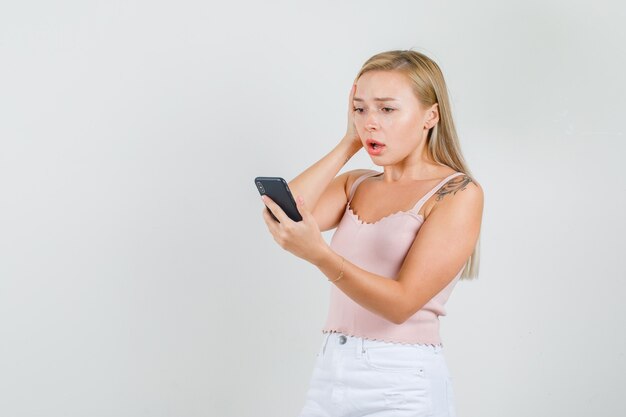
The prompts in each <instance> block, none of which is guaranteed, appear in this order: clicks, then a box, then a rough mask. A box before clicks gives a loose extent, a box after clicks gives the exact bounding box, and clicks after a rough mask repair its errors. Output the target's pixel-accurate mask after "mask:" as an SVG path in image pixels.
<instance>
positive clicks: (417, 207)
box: [411, 172, 465, 214]
mask: <svg viewBox="0 0 626 417" xmlns="http://www.w3.org/2000/svg"><path fill="white" fill-rule="evenodd" d="M459 175H465V173H463V172H455V173H454V174H451V175H448V176H447V177H446V178H444V179H443V180H442V181H441V182H440V183H439V184H437V185H436V186H435V187H434V188H433V189H432V190H430V191H429V192H428V193H426V195H425V196H424V197H422V198H420V200H419V201H418V202H417V203H416V204H415V206H413V208H412V209H411V211H413V212H415V214H417V213H418V212H419V210H420V209H421V208H422V206H423V205H424V203H426V201H428V199H429V198H430V197H431V196H432V195H433V194H435V193H436V192H437V191H439V189H440V188H441V187H443V186H444V185H445V184H446V183H447V182H448V181H449V180H451V179H452V178H454V177H458V176H459Z"/></svg>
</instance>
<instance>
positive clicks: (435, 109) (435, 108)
mask: <svg viewBox="0 0 626 417" xmlns="http://www.w3.org/2000/svg"><path fill="white" fill-rule="evenodd" d="M427 114H428V118H427V120H426V127H427V128H428V129H430V128H431V127H433V126H434V125H436V124H437V123H438V122H439V103H435V104H433V105H432V106H431V107H430V109H428V111H427Z"/></svg>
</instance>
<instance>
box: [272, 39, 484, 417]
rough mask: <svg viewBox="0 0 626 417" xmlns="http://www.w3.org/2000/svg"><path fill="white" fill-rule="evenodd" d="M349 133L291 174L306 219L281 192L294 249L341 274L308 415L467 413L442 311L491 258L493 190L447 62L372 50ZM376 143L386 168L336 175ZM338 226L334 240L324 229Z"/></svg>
mask: <svg viewBox="0 0 626 417" xmlns="http://www.w3.org/2000/svg"><path fill="white" fill-rule="evenodd" d="M348 106H349V107H348V129H347V132H346V135H345V136H344V137H343V139H342V140H341V141H340V143H339V144H338V145H336V146H335V147H334V148H333V150H332V151H331V152H329V153H328V154H327V155H326V156H324V157H323V158H322V159H321V160H319V161H317V162H316V163H315V164H313V165H312V166H311V167H309V168H308V169H307V170H305V171H304V172H303V173H301V174H300V175H298V176H297V177H296V178H295V179H293V180H292V181H291V182H290V183H289V187H290V189H291V190H292V192H293V194H294V197H296V202H297V204H298V209H299V211H300V213H301V215H302V218H303V220H302V221H300V222H293V221H291V219H289V217H287V216H286V215H285V213H284V212H283V211H282V210H281V209H280V207H279V206H278V205H277V204H275V203H274V202H273V201H272V200H271V199H269V198H267V197H264V198H263V201H264V203H265V206H267V207H268V208H269V209H270V210H271V211H272V213H273V214H274V215H275V216H276V217H277V218H278V219H279V220H280V223H278V222H276V221H275V220H274V219H272V217H271V216H270V214H269V213H268V212H267V210H266V209H265V207H263V218H264V220H265V223H266V224H267V227H268V229H269V231H270V233H271V234H272V236H273V237H274V240H275V241H276V242H277V243H278V244H279V245H280V246H281V247H282V248H283V249H285V250H288V251H289V252H291V253H293V254H294V255H296V256H298V257H300V258H302V259H305V260H307V261H309V262H311V263H312V264H314V265H316V266H317V267H318V268H319V269H320V270H321V271H322V273H323V274H324V275H326V277H327V279H328V280H329V281H330V282H332V288H331V293H330V297H331V298H330V305H329V307H330V308H329V311H328V316H327V320H326V325H325V326H324V328H323V330H322V332H323V340H322V344H321V346H320V348H319V351H318V354H317V362H316V365H315V369H314V371H313V375H312V378H311V382H310V387H309V390H308V392H307V396H306V402H305V404H304V407H303V408H302V410H301V412H300V417H313V416H315V417H322V416H333V417H334V416H369V415H376V416H379V417H383V416H389V417H392V416H393V417H400V416H413V417H416V416H435V417H438V416H441V417H443V416H455V415H456V412H455V406H454V394H453V389H452V384H451V377H450V373H449V371H448V367H447V365H446V361H445V359H444V355H443V344H442V342H441V339H440V335H439V316H443V315H445V314H446V311H445V308H444V305H445V303H446V301H447V300H448V297H449V296H450V293H451V292H452V289H453V287H454V286H455V284H456V282H457V281H458V280H459V279H461V278H472V277H475V276H477V272H478V243H479V235H480V225H481V220H482V211H483V191H482V188H481V187H480V185H478V183H477V182H476V181H475V180H474V179H473V178H472V177H471V175H470V172H469V169H468V168H467V165H466V164H465V162H464V160H463V157H462V155H461V150H460V146H459V142H458V139H457V135H456V131H455V127H454V123H453V120H452V115H451V112H450V103H449V100H448V94H447V91H446V84H445V81H444V78H443V75H442V72H441V70H440V68H439V66H438V65H437V64H436V63H435V62H434V61H433V60H431V59H430V58H428V57H427V56H425V55H424V54H421V53H419V52H416V51H412V50H408V51H389V52H383V53H380V54H377V55H374V56H373V57H372V58H370V59H369V60H367V61H366V62H365V64H364V65H363V67H362V68H361V71H360V72H359V74H358V75H357V77H356V80H355V83H354V85H353V87H352V90H351V92H350V98H349V103H348ZM362 147H364V148H365V149H366V150H367V152H368V153H369V155H370V157H371V159H372V161H373V163H374V164H376V165H377V166H380V167H382V168H383V172H377V171H371V170H365V169H357V170H353V171H349V172H346V173H343V174H341V175H338V176H336V175H337V173H338V172H339V170H340V169H341V168H342V167H343V166H344V164H345V163H346V162H347V161H348V160H349V159H350V157H352V156H353V155H354V154H355V153H356V152H357V151H359V150H360V149H361V148H362ZM335 227H336V228H337V230H336V231H335V233H334V235H333V237H332V239H331V243H330V245H328V244H327V243H326V241H325V240H324V239H323V237H322V235H321V231H326V230H330V229H333V228H335Z"/></svg>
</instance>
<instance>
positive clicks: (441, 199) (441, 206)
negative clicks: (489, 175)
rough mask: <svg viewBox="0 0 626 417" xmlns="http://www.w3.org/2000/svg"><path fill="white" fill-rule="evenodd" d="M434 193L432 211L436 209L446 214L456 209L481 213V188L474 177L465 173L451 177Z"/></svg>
mask: <svg viewBox="0 0 626 417" xmlns="http://www.w3.org/2000/svg"><path fill="white" fill-rule="evenodd" d="M435 195H436V198H435V205H434V207H433V209H432V212H433V213H435V212H436V211H439V212H444V213H448V214H452V213H453V212H457V211H464V212H468V213H469V212H473V213H474V214H478V213H482V210H483V205H484V199H485V196H484V191H483V188H482V186H481V185H480V184H479V183H478V181H476V179H475V178H472V177H470V176H469V175H467V174H464V175H459V176H456V177H454V178H452V179H451V180H449V181H448V182H446V183H445V184H444V185H443V187H441V188H440V189H439V190H437V192H436V193H435Z"/></svg>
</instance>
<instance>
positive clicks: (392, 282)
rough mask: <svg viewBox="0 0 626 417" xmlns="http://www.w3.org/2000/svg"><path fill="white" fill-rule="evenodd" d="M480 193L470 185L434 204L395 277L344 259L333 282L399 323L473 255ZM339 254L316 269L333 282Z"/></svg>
mask: <svg viewBox="0 0 626 417" xmlns="http://www.w3.org/2000/svg"><path fill="white" fill-rule="evenodd" d="M482 211H483V191H482V188H481V187H480V186H479V185H478V184H476V183H475V182H471V183H470V184H468V185H467V186H466V187H465V188H464V189H463V190H459V191H458V192H456V193H454V194H448V195H446V196H445V198H443V199H442V200H441V201H440V202H438V203H437V206H436V209H433V210H432V212H431V213H430V215H429V216H428V218H427V220H426V221H425V222H424V224H423V225H422V226H421V228H420V230H419V232H418V233H417V235H416V237H415V240H414V241H413V244H412V245H411V248H410V249H409V252H408V253H407V255H406V257H405V259H404V262H403V264H402V267H401V268H400V271H399V272H398V276H397V277H396V279H388V278H386V277H383V276H380V275H376V274H373V273H371V272H368V271H366V270H364V269H361V268H359V267H358V266H356V265H354V264H352V263H350V262H348V261H347V260H345V261H344V265H343V277H342V278H341V279H339V280H338V281H337V282H335V283H334V285H336V286H337V287H338V288H339V289H340V290H341V291H342V292H344V293H345V294H346V295H347V296H348V297H350V298H351V299H353V300H354V301H355V302H357V303H358V304H359V305H361V306H362V307H363V308H366V309H367V310H369V311H372V312H373V313H375V314H378V315H380V316H382V317H384V318H385V319H387V320H389V321H391V322H393V323H395V324H402V323H404V322H405V321H406V320H407V319H408V318H409V317H411V316H412V315H413V314H415V312H417V311H418V310H419V309H421V308H422V307H423V306H424V304H426V303H427V302H428V301H429V300H430V299H432V298H433V297H434V296H435V295H437V294H438V293H439V292H441V290H443V289H444V288H445V287H446V286H447V285H448V284H449V283H450V282H451V281H452V279H453V278H454V277H455V276H456V275H457V274H458V272H459V271H460V270H461V268H462V267H463V265H464V264H465V263H466V262H467V260H468V258H469V256H470V255H471V254H472V252H473V250H474V247H475V245H476V242H477V240H478V236H479V233H480V225H481V221H482ZM341 263H342V259H341V256H340V255H338V254H337V253H335V252H334V251H333V250H332V249H331V248H330V247H327V248H326V251H325V252H324V254H323V256H322V257H321V258H320V259H319V260H318V261H317V262H316V263H315V265H316V266H317V267H318V268H319V269H320V270H321V271H322V272H323V273H324V275H326V276H327V277H328V279H329V280H331V281H332V280H334V279H337V276H338V275H339V271H340V268H341Z"/></svg>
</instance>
